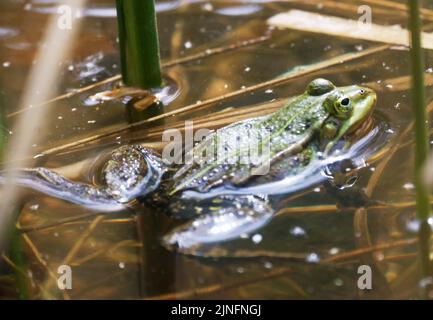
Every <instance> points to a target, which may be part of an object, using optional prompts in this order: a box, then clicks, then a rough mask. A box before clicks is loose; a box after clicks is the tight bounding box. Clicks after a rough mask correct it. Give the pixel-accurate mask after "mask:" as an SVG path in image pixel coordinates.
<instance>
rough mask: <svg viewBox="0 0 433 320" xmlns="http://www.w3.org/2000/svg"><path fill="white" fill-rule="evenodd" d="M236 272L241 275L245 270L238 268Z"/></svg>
mask: <svg viewBox="0 0 433 320" xmlns="http://www.w3.org/2000/svg"><path fill="white" fill-rule="evenodd" d="M236 272H237V273H240V274H242V273H244V272H245V269H244V268H242V267H239V268H237V269H236Z"/></svg>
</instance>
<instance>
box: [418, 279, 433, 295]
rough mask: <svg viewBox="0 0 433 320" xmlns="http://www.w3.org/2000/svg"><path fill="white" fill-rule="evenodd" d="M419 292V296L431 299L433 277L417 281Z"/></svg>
mask: <svg viewBox="0 0 433 320" xmlns="http://www.w3.org/2000/svg"><path fill="white" fill-rule="evenodd" d="M418 287H419V290H420V291H421V296H425V297H427V298H428V299H433V277H426V278H423V279H421V280H420V281H419V283H418Z"/></svg>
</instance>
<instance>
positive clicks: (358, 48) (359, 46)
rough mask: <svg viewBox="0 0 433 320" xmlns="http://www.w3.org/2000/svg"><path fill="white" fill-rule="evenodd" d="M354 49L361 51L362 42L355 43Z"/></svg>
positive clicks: (362, 47) (362, 48)
mask: <svg viewBox="0 0 433 320" xmlns="http://www.w3.org/2000/svg"><path fill="white" fill-rule="evenodd" d="M355 49H356V51H362V50H364V46H363V45H362V44H357V45H356V46H355Z"/></svg>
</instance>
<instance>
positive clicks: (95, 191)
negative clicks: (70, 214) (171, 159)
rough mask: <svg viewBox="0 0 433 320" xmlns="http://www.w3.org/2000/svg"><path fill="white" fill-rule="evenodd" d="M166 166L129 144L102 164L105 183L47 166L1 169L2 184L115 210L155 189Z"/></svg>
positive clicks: (93, 206) (151, 154) (146, 151)
mask: <svg viewBox="0 0 433 320" xmlns="http://www.w3.org/2000/svg"><path fill="white" fill-rule="evenodd" d="M166 170H167V167H166V166H165V164H164V163H163V161H162V160H161V158H160V157H159V156H158V155H156V154H154V153H153V152H152V151H151V150H149V149H146V148H143V147H141V146H136V145H130V146H123V147H120V148H118V149H116V150H114V151H113V152H112V153H111V154H110V157H109V159H108V160H107V162H106V163H105V165H104V167H103V168H102V176H103V180H104V183H105V185H103V186H95V185H91V184H87V183H82V182H76V181H72V180H69V179H67V178H65V177H63V176H61V175H59V174H58V173H56V172H54V171H52V170H49V169H46V168H31V169H19V170H16V171H14V172H8V173H7V172H0V184H9V183H14V184H17V185H20V186H24V187H28V188H31V189H34V190H36V191H38V192H42V193H45V194H48V195H50V196H53V197H56V198H59V199H63V200H66V201H68V202H72V203H75V204H78V205H82V206H85V207H88V208H90V209H94V210H101V211H116V210H119V209H121V208H123V207H124V204H126V203H128V202H130V201H131V200H133V199H135V198H137V197H138V196H143V195H146V194H148V193H150V192H153V191H155V190H156V188H158V186H159V184H160V181H161V177H162V175H163V174H164V173H165V172H166Z"/></svg>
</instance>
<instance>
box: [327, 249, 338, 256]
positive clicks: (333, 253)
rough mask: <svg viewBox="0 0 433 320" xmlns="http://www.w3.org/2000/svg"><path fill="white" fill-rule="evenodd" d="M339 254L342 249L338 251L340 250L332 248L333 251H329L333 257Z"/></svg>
mask: <svg viewBox="0 0 433 320" xmlns="http://www.w3.org/2000/svg"><path fill="white" fill-rule="evenodd" d="M339 252H340V249H338V248H331V249H329V254H331V255H336V254H338V253H339Z"/></svg>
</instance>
